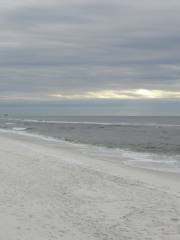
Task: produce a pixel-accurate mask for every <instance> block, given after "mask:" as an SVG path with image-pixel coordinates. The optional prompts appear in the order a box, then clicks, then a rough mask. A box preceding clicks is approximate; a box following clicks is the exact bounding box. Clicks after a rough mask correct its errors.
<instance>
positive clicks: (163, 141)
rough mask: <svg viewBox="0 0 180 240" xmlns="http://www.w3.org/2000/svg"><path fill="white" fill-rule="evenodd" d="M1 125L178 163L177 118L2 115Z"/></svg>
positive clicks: (179, 127) (135, 156)
mask: <svg viewBox="0 0 180 240" xmlns="http://www.w3.org/2000/svg"><path fill="white" fill-rule="evenodd" d="M0 127H1V128H3V129H7V130H15V131H25V132H29V133H35V134H40V135H43V136H47V137H53V138H56V139H62V140H66V141H72V142H76V143H85V144H91V145H96V146H103V147H106V148H112V149H120V150H124V151H126V153H128V158H130V159H132V160H134V161H135V160H138V159H140V160H141V161H144V162H157V163H171V164H174V166H176V167H179V165H180V117H117V116H116V117H114V116H103V117H97V116H91V117H90V116H88V117H82V116H81V117H79V116H68V117H56V116H48V117H40V116H39V117H38V116H32V117H28V118H26V117H21V118H20V117H10V116H6V117H2V118H1V119H0Z"/></svg>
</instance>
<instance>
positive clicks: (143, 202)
mask: <svg viewBox="0 0 180 240" xmlns="http://www.w3.org/2000/svg"><path fill="white" fill-rule="evenodd" d="M0 239H5V240H32V239H33V240H55V239H57V240H91V239H92V240H96V239H98V240H121V239H122V240H125V239H132V240H136V239H137V240H141V239H142V240H144V239H149V240H150V239H153V240H161V239H163V240H179V239H180V179H179V176H178V174H170V173H163V172H155V171H150V170H143V169H138V168H133V167H128V166H124V165H123V164H122V163H120V162H118V161H112V159H110V160H109V161H108V160H107V159H106V160H103V158H102V157H101V158H98V156H96V155H95V154H94V155H93V156H90V155H88V154H86V153H85V152H84V151H83V147H81V146H80V145H75V144H71V143H66V142H63V141H62V142H55V141H54V142H53V141H48V140H44V139H40V138H39V139H38V138H35V137H32V136H20V135H16V134H10V133H1V134H0Z"/></svg>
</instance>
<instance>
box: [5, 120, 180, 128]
mask: <svg viewBox="0 0 180 240" xmlns="http://www.w3.org/2000/svg"><path fill="white" fill-rule="evenodd" d="M7 120H8V121H17V122H29V123H43V124H51V123H52V124H78V125H80V124H82V125H83V124H84V125H104V126H134V127H136V126H137V127H180V124H166V123H155V122H154V123H143V122H134V123H131V122H114V123H112V122H96V121H63V120H43V119H42V120H39V119H26V118H25V119H21V118H8V119H7Z"/></svg>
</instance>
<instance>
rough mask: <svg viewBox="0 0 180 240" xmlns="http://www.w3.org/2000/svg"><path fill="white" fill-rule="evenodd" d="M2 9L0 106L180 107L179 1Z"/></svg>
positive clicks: (46, 0)
mask: <svg viewBox="0 0 180 240" xmlns="http://www.w3.org/2000/svg"><path fill="white" fill-rule="evenodd" d="M0 4H1V9H0V36H1V37H0V56H1V58H0V99H1V100H2V99H4V100H8V99H9V100H13V99H19V100H25V99H26V100H44V99H46V100H48V99H49V100H52V99H53V98H54V99H55V100H57V99H59V100H62V99H64V100H66V99H67V100H71V99H87V98H93V99H95V98H97V99H100V98H106V99H123V98H124V99H144V98H148V99H149V98H158V99H159V98H169V99H171V98H173V99H174V98H177V99H179V92H180V47H179V40H180V32H179V22H180V14H179V11H180V2H179V1H178V0H172V1H169V0H156V1H155V0H152V1H147V0H134V1H130V0H112V1H106V0H99V1H94V0H91V1H90V0H83V1H82V0H67V1H64V0H62V1H57V0H43V1H42V0H41V1H40V0H39V1H35V0H26V1H22V0H6V1H3V0H1V1H0ZM143 91H144V92H143Z"/></svg>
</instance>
